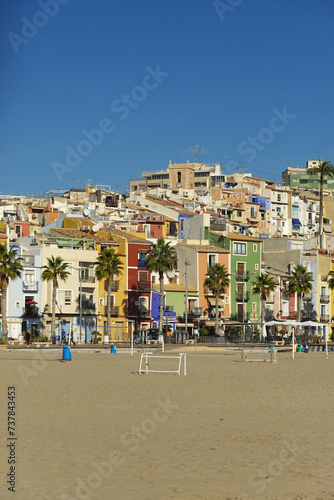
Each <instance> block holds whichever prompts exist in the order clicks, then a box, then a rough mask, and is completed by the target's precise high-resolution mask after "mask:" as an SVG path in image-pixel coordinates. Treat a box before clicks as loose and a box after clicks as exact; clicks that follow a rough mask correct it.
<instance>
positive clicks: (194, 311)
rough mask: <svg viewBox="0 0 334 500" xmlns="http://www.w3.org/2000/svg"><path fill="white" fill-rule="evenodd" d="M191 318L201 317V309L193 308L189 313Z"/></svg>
mask: <svg viewBox="0 0 334 500" xmlns="http://www.w3.org/2000/svg"><path fill="white" fill-rule="evenodd" d="M190 315H191V316H197V317H199V316H202V307H193V308H192V309H191V311H190Z"/></svg>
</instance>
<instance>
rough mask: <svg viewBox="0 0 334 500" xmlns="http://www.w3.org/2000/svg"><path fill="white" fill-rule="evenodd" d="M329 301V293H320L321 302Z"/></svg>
mask: <svg viewBox="0 0 334 500" xmlns="http://www.w3.org/2000/svg"><path fill="white" fill-rule="evenodd" d="M328 303H329V295H327V294H322V295H320V304H328Z"/></svg>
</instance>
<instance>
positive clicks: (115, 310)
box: [104, 306, 119, 316]
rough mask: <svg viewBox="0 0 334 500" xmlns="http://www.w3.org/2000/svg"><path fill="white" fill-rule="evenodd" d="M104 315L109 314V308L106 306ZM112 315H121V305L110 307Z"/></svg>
mask: <svg viewBox="0 0 334 500" xmlns="http://www.w3.org/2000/svg"><path fill="white" fill-rule="evenodd" d="M104 315H105V316H108V308H107V306H105V308H104ZM110 316H119V306H111V308H110Z"/></svg>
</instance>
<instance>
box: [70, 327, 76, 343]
mask: <svg viewBox="0 0 334 500" xmlns="http://www.w3.org/2000/svg"><path fill="white" fill-rule="evenodd" d="M72 344H73V345H75V344H76V342H74V338H73V330H71V338H70V345H72Z"/></svg>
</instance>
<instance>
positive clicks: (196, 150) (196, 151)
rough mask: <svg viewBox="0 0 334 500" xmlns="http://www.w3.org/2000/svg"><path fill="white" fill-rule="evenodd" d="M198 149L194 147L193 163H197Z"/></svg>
mask: <svg viewBox="0 0 334 500" xmlns="http://www.w3.org/2000/svg"><path fill="white" fill-rule="evenodd" d="M198 148H199V146H198V145H197V146H194V150H195V163H197V153H198Z"/></svg>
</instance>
